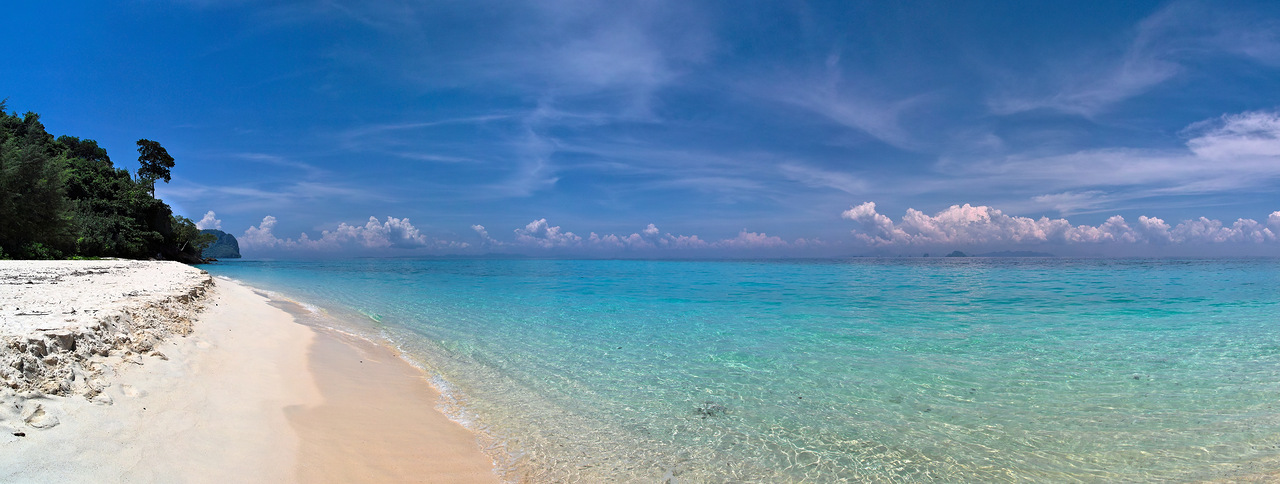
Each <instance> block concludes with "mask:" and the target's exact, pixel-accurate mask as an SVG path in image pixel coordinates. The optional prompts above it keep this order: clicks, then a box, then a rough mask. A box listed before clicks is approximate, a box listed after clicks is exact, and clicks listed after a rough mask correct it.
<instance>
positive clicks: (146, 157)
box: [138, 139, 173, 194]
mask: <svg viewBox="0 0 1280 484" xmlns="http://www.w3.org/2000/svg"><path fill="white" fill-rule="evenodd" d="M138 162H140V163H142V166H141V167H140V168H138V178H140V179H143V180H146V181H148V182H150V184H151V193H152V194H155V192H156V180H164V182H165V183H169V169H171V168H173V157H172V156H169V151H168V150H165V149H164V147H163V146H160V143H157V142H155V141H151V140H149V139H140V140H138Z"/></svg>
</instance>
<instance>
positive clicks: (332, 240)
mask: <svg viewBox="0 0 1280 484" xmlns="http://www.w3.org/2000/svg"><path fill="white" fill-rule="evenodd" d="M276 223H277V221H276V218H275V217H272V216H270V215H268V216H266V217H263V219H262V223H261V224H259V225H258V226H251V227H249V228H248V229H247V230H245V232H244V235H243V236H241V237H240V239H239V240H240V244H241V245H242V246H245V247H247V248H251V249H272V248H287V249H309V250H340V249H353V248H354V249H388V248H393V249H417V248H456V249H460V248H465V247H467V246H468V244H466V243H465V242H456V241H446V240H438V239H433V238H431V237H429V236H427V235H426V234H423V233H422V232H421V231H420V230H418V228H417V227H414V226H413V224H412V223H410V222H409V219H407V218H395V217H387V218H386V220H385V221H382V220H378V218H377V217H373V216H370V217H369V220H368V221H367V222H365V224H364V225H349V224H347V223H345V222H344V223H340V224H338V227H337V228H335V229H333V230H325V231H322V232H320V237H319V238H314V239H313V238H311V236H310V235H307V234H306V233H305V232H304V233H302V234H300V235H298V238H296V239H292V238H280V237H278V236H277V235H276V234H275V233H274V230H275V226H276Z"/></svg>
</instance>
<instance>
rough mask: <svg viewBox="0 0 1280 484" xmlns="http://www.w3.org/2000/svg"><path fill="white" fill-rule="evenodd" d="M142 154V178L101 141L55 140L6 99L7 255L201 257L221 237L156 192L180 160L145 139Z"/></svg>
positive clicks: (2, 247)
mask: <svg viewBox="0 0 1280 484" xmlns="http://www.w3.org/2000/svg"><path fill="white" fill-rule="evenodd" d="M138 152H139V161H140V162H141V167H140V168H139V170H138V176H137V177H136V178H135V177H134V176H132V175H131V174H130V173H129V171H128V170H126V169H123V168H117V167H116V166H115V165H114V164H112V162H111V158H110V157H109V156H107V150H105V149H103V148H101V147H99V146H98V143H97V142H96V141H94V140H91V139H83V140H82V139H80V138H76V137H74V136H59V137H57V138H54V136H53V135H51V134H49V133H47V132H45V129H44V125H43V124H41V123H40V116H39V115H38V114H36V113H32V112H28V113H26V114H25V115H22V116H19V115H18V113H16V112H15V113H8V112H7V111H6V106H5V103H4V102H3V101H0V258H13V259H62V258H92V257H123V258H130V259H145V258H157V259H172V260H179V261H183V262H187V263H196V262H199V261H200V251H201V250H202V249H203V248H204V247H205V246H207V245H208V244H209V243H211V242H212V241H213V239H214V237H212V236H210V235H207V234H201V233H200V230H199V229H197V228H196V226H195V223H193V222H192V221H191V220H190V219H188V218H185V217H181V216H175V215H174V214H173V210H172V209H170V208H169V206H168V205H166V204H165V203H164V201H162V200H160V199H157V198H155V196H154V193H155V182H156V181H157V180H164V181H165V182H168V181H169V179H170V177H169V169H170V168H172V167H173V166H174V161H173V157H171V156H169V154H168V152H167V151H165V149H164V148H163V147H161V146H160V144H159V143H157V142H155V141H151V140H145V139H143V140H139V141H138Z"/></svg>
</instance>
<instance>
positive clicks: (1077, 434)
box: [202, 258, 1280, 482]
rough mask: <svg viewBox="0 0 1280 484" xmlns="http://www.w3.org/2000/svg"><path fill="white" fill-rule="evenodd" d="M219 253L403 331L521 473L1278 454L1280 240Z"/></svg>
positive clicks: (1277, 459)
mask: <svg viewBox="0 0 1280 484" xmlns="http://www.w3.org/2000/svg"><path fill="white" fill-rule="evenodd" d="M202 267H203V268H205V269H207V270H208V271H209V272H210V273H212V274H214V275H216V276H224V277H228V278H231V279H235V280H238V281H242V282H244V283H246V284H248V285H251V286H254V287H257V288H260V289H263V290H266V291H269V292H270V293H271V294H273V295H274V296H275V297H283V298H288V299H292V300H295V301H297V302H299V303H302V304H304V305H306V306H307V307H309V308H311V309H312V310H313V311H314V313H313V314H314V317H313V318H312V320H311V321H310V323H312V324H322V325H326V326H330V327H333V328H335V329H339V330H342V331H347V332H353V333H356V334H360V335H363V336H365V337H368V338H371V339H374V340H377V341H381V342H385V343H387V344H390V345H394V346H395V347H397V348H398V349H399V350H400V351H402V352H403V355H404V357H405V358H406V359H408V360H410V361H411V362H412V363H414V364H416V365H418V366H420V367H421V368H423V369H424V370H425V371H426V372H427V374H428V375H430V378H431V381H432V382H433V384H435V385H436V386H437V387H438V388H439V389H441V390H442V392H443V395H444V396H443V397H442V399H441V401H439V402H437V405H438V408H440V409H441V410H442V411H444V412H445V413H446V414H447V415H449V416H450V417H451V418H453V419H455V420H456V421H458V422H459V423H461V424H463V425H465V426H467V427H468V428H471V429H472V430H474V431H475V432H476V433H477V435H478V440H479V442H480V444H481V445H482V447H483V448H484V449H485V451H486V452H488V453H489V454H490V456H492V457H493V458H494V460H495V462H496V463H497V472H498V473H499V474H500V475H501V476H502V477H503V478H505V479H507V480H510V481H533V482H1169V481H1172V482H1181V481H1197V480H1206V479H1209V480H1211V479H1240V478H1247V477H1258V476H1266V475H1269V474H1271V473H1274V472H1276V471H1280V259H1266V258H1263V259H1105V258H1095V259H1070V258H851V259H824V260H707V261H702V260H529V259H505V260H503V259H490V260H463V259H345V260H241V261H225V262H219V263H217V264H211V265H207V266H202ZM1272 477H1275V476H1274V475H1273V476H1272Z"/></svg>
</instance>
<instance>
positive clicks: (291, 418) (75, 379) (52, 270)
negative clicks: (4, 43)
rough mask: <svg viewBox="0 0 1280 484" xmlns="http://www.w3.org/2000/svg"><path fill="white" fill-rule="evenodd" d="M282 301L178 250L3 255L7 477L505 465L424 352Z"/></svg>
mask: <svg viewBox="0 0 1280 484" xmlns="http://www.w3.org/2000/svg"><path fill="white" fill-rule="evenodd" d="M282 307H284V308H289V305H288V304H287V303H282V302H276V303H275V305H274V306H273V304H272V302H271V301H270V300H269V299H268V298H266V297H264V296H263V295H261V294H260V293H258V292H255V291H254V290H253V289H252V288H249V287H246V286H244V285H241V284H238V283H235V282H232V281H229V280H224V279H218V280H216V281H215V280H214V279H212V278H210V277H209V276H208V274H206V273H204V271H201V270H199V269H195V268H192V267H189V266H184V265H181V264H177V263H172V262H139V261H57V262H32V261H0V341H2V344H0V378H2V379H3V383H4V386H3V387H2V388H0V481H3V482H496V481H497V477H496V475H495V474H494V473H493V472H492V462H491V461H490V460H489V459H488V457H486V456H485V455H484V454H483V453H482V452H481V450H480V448H479V446H478V444H477V443H476V440H475V436H474V435H473V434H471V433H470V432H469V431H467V430H466V429H464V428H463V427H462V426H460V425H458V424H457V423H455V422H452V421H450V420H448V419H447V418H446V417H445V416H444V415H443V414H441V413H439V412H438V411H436V410H435V408H434V406H435V404H436V401H437V399H438V398H439V395H438V394H437V393H436V392H435V390H434V389H433V388H432V387H431V386H430V384H429V383H428V381H427V379H426V377H425V375H424V374H423V373H422V372H421V371H420V370H418V369H417V368H414V367H413V366H411V365H409V364H408V363H406V362H404V361H403V360H401V359H399V358H398V357H397V356H396V355H395V354H394V352H392V351H391V350H389V349H387V348H385V347H382V346H380V345H376V344H373V343H370V342H367V341H364V340H359V339H356V338H352V337H349V336H346V335H342V334H340V333H336V332H331V331H327V330H323V329H316V328H311V327H308V326H304V325H302V324H298V323H297V322H296V321H295V320H294V318H293V316H291V315H290V313H289V312H288V311H286V310H285V309H281V308H282ZM298 309H299V310H301V309H300V308H298Z"/></svg>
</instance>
